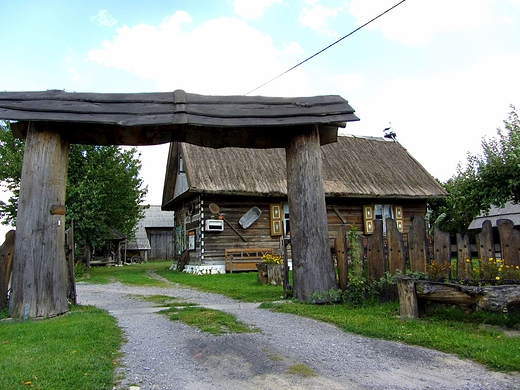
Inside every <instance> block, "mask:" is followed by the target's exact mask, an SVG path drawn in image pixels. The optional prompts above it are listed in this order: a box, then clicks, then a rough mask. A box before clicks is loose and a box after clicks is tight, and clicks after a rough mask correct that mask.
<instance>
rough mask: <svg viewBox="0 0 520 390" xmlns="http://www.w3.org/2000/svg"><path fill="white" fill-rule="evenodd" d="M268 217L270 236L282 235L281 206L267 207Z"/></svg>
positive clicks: (272, 205)
mask: <svg viewBox="0 0 520 390" xmlns="http://www.w3.org/2000/svg"><path fill="white" fill-rule="evenodd" d="M269 217H270V226H271V236H273V237H276V236H281V235H283V207H282V205H281V204H270V205H269Z"/></svg>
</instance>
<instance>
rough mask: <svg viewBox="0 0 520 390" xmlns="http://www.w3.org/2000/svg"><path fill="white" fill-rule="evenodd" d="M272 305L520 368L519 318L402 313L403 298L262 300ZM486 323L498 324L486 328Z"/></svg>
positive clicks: (502, 367)
mask: <svg viewBox="0 0 520 390" xmlns="http://www.w3.org/2000/svg"><path fill="white" fill-rule="evenodd" d="M262 306H263V307H264V308H269V309H270V310H273V311H277V312H282V313H291V314H296V315H300V316H305V317H310V318H314V319H317V320H320V321H325V322H329V323H332V324H334V325H336V326H338V327H339V328H341V329H343V330H344V331H346V332H352V333H356V334H360V335H364V336H368V337H374V338H380V339H385V340H393V341H400V342H403V343H406V344H411V345H419V346H423V347H427V348H432V349H436V350H439V351H443V352H447V353H452V354H455V355H458V356H460V357H461V358H468V359H471V360H474V361H477V362H480V363H482V364H484V365H486V366H487V367H489V368H491V369H494V370H500V371H520V337H518V336H517V337H506V336H505V334H504V331H503V327H505V326H507V325H511V324H513V323H515V322H516V323H518V321H519V320H520V318H519V317H517V316H516V317H513V318H512V317H511V316H508V315H495V314H489V313H474V314H473V315H467V314H465V313H462V312H461V311H460V310H458V309H453V308H450V309H445V308H439V309H437V310H434V311H432V312H430V313H429V315H428V317H427V318H423V319H421V320H419V321H411V320H410V321H402V320H400V319H399V318H398V315H399V305H398V304H397V303H388V304H373V305H369V306H366V307H352V306H349V305H346V304H341V305H309V304H283V303H282V304H277V303H267V304H265V303H264V304H262ZM482 324H488V325H494V326H490V327H486V328H484V327H482V326H481V325H482Z"/></svg>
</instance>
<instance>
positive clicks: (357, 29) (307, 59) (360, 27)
mask: <svg viewBox="0 0 520 390" xmlns="http://www.w3.org/2000/svg"><path fill="white" fill-rule="evenodd" d="M405 1H406V0H402V1H400V2H399V3H397V4H396V5H394V6H393V7H390V8H388V9H387V10H386V11H384V12H382V13H380V14H379V15H377V16H376V17H375V18H373V19H370V20H369V21H368V22H366V23H365V24H363V25H362V26H359V27H358V28H356V29H355V30H353V31H351V32H349V33H348V34H347V35H345V36H343V37H341V38H340V39H338V40H337V41H336V42H334V43H331V44H330V45H329V46H327V47H325V48H323V49H321V50H320V51H318V52H317V53H314V54H313V55H312V56H310V57H308V58H306V59H305V60H303V61H302V62H300V63H298V64H296V65H294V66H293V67H292V68H290V69H287V70H286V71H285V72H283V73H280V74H279V75H278V76H276V77H273V78H272V79H271V80H268V81H266V82H265V83H263V84H262V85H259V86H258V87H256V88H255V89H252V90H251V91H249V92H248V93H246V94H244V96H247V95H249V94H250V93H252V92H254V91H256V90H257V89H260V88H262V87H263V86H265V85H267V84H269V83H271V82H273V81H274V80H276V79H279V78H280V77H282V76H283V75H285V74H287V73H289V72H290V71H291V70H293V69H296V68H297V67H299V66H300V65H303V64H304V63H306V62H307V61H309V60H310V59H312V58H314V57H316V56H317V55H318V54H321V53H323V52H324V51H325V50H327V49H330V48H331V47H332V46H334V45H335V44H336V43H339V42H341V41H342V40H344V39H345V38H347V37H349V36H351V35H352V34H354V33H355V32H357V31H359V30H361V29H362V28H363V27H365V26H367V25H369V24H370V23H372V22H373V21H374V20H377V19H379V18H380V17H381V16H383V15H384V14H386V13H388V12H390V11H392V10H393V9H394V8H396V7H398V6H399V5H401V4H403V3H404V2H405Z"/></svg>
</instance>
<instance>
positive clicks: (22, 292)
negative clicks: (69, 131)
mask: <svg viewBox="0 0 520 390" xmlns="http://www.w3.org/2000/svg"><path fill="white" fill-rule="evenodd" d="M68 156H69V143H68V142H66V141H64V140H63V139H62V137H61V136H60V135H59V134H58V133H56V132H53V131H52V130H51V129H49V128H48V127H47V124H46V123H45V122H39V123H35V122H32V123H30V125H29V129H28V132H27V140H26V144H25V152H24V159H23V167H22V178H21V184H20V200H19V207H18V214H17V230H16V240H15V247H14V254H13V271H12V279H11V284H12V291H13V294H12V297H11V302H10V305H9V311H10V314H11V316H12V317H16V318H24V319H27V318H35V317H52V316H56V315H59V314H62V313H65V312H67V311H68V302H67V286H68V276H67V262H66V260H65V249H64V240H65V215H64V211H65V208H64V204H65V187H66V181H67V167H68Z"/></svg>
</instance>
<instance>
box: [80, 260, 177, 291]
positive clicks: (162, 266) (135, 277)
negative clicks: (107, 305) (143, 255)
mask: <svg viewBox="0 0 520 390" xmlns="http://www.w3.org/2000/svg"><path fill="white" fill-rule="evenodd" d="M171 265H172V262H171V261H160V262H150V263H143V264H132V265H125V266H123V267H106V266H104V267H91V268H89V269H88V270H86V271H85V272H84V273H83V275H82V277H81V278H78V279H77V281H78V282H88V283H92V284H107V283H111V282H115V281H117V282H121V283H123V284H128V285H129V286H150V287H166V284H165V283H164V282H163V281H161V280H158V279H156V278H154V277H153V273H154V272H155V271H156V270H168V267H170V266H171ZM169 272H171V271H169Z"/></svg>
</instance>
